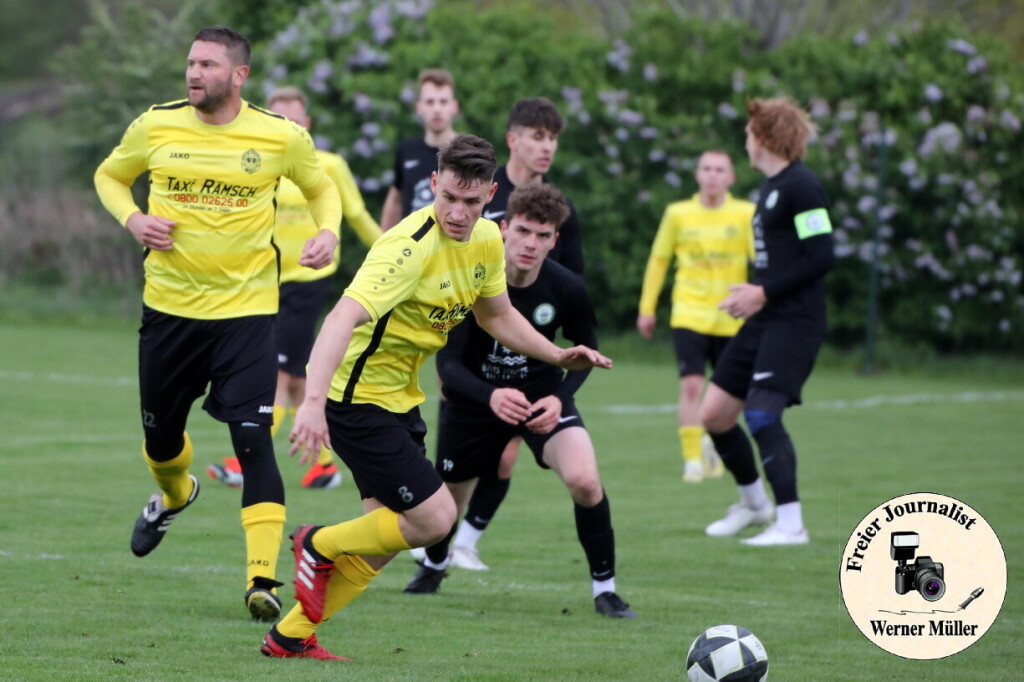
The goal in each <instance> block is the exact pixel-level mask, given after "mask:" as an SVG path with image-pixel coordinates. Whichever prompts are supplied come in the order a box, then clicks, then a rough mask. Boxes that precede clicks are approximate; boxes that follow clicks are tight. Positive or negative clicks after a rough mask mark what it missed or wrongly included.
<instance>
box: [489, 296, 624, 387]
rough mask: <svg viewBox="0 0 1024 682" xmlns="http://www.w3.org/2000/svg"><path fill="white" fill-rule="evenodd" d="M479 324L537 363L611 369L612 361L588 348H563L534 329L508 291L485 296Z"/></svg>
mask: <svg viewBox="0 0 1024 682" xmlns="http://www.w3.org/2000/svg"><path fill="white" fill-rule="evenodd" d="M473 314H474V315H475V316H476V321H477V324H479V325H480V327H481V328H482V329H483V330H484V331H485V332H487V333H488V334H490V335H491V336H493V337H494V338H495V339H497V340H498V342H499V343H501V344H502V345H503V346H505V347H506V348H510V349H512V350H514V351H516V352H517V353H522V354H523V355H529V356H530V357H531V358H534V359H535V360H541V361H543V362H547V363H550V364H552V365H558V366H559V367H562V368H563V369H568V370H581V369H587V368H589V367H602V368H604V369H608V368H610V367H611V366H612V361H611V360H609V359H608V358H606V357H605V356H603V355H601V354H600V353H598V352H597V351H596V350H594V349H593V348H587V347H586V346H573V347H572V348H559V347H558V346H556V345H555V344H553V343H551V341H548V340H547V339H546V338H544V335H543V334H541V333H540V332H539V331H537V330H536V329H534V328H533V325H531V324H530V323H529V322H528V321H527V320H526V318H525V317H523V316H522V315H520V314H519V311H518V310H516V309H515V308H514V307H513V306H512V303H511V302H510V301H509V298H508V292H507V291H503V292H501V293H500V294H498V295H497V296H481V297H480V298H478V299H477V300H476V303H475V304H474V305H473Z"/></svg>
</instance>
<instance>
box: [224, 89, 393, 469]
mask: <svg viewBox="0 0 1024 682" xmlns="http://www.w3.org/2000/svg"><path fill="white" fill-rule="evenodd" d="M267 108H268V109H269V110H270V111H273V112H274V113H275V114H281V115H282V116H284V117H285V118H287V119H288V120H289V121H294V122H295V123H298V124H299V125H301V126H302V127H303V128H305V129H306V130H309V128H310V125H311V124H312V119H311V118H310V116H309V114H308V113H307V108H308V101H307V99H306V95H305V93H303V92H302V91H301V90H299V89H298V88H295V87H284V88H279V89H277V90H275V91H274V92H272V93H270V97H268V98H267ZM316 154H317V156H318V157H319V158H320V162H321V163H322V164H323V166H324V170H325V171H326V172H327V175H328V177H330V178H331V180H333V181H334V184H335V186H337V188H338V192H340V193H341V205H342V211H343V213H344V214H345V220H346V221H347V222H348V224H349V225H350V226H351V227H352V228H353V230H354V231H355V233H356V234H357V235H358V236H359V239H360V240H362V242H363V243H364V244H366V245H367V246H371V245H372V244H373V242H375V241H376V240H377V237H379V236H380V235H381V230H380V227H379V226H378V225H377V222H376V221H375V220H374V219H373V218H372V217H371V216H370V213H369V211H367V210H366V205H365V204H364V203H363V196H362V194H360V193H359V187H358V186H357V185H356V181H355V178H353V177H352V171H350V170H349V168H348V164H347V163H345V159H343V158H341V157H340V156H338V155H337V154H332V153H331V152H325V151H322V150H317V152H316ZM317 231H318V228H317V226H316V222H314V220H313V216H312V215H310V213H309V206H308V205H307V204H306V198H305V197H304V196H302V191H301V190H300V189H299V188H298V187H297V186H296V185H295V183H294V182H292V181H291V180H289V179H288V178H282V179H281V184H280V186H279V187H278V189H277V222H276V225H275V228H274V242H275V243H276V244H277V246H278V248H279V249H280V250H281V307H280V309H279V310H278V311H277V320H276V324H275V328H276V333H277V361H278V369H277V394H276V395H275V396H274V424H273V426H271V427H270V435H271V437H273V436H274V435H275V434H276V433H277V430H278V429H279V428H280V427H281V423H282V421H283V420H284V416H285V413H286V412H287V411H288V410H289V409H290V410H291V411H292V413H294V411H295V408H297V407H298V406H299V405H300V404H301V403H302V398H303V396H304V395H305V392H306V361H307V360H309V351H310V349H311V348H312V347H313V335H314V331H315V329H316V323H317V321H318V320H319V319H320V314H321V313H322V312H323V309H324V305H325V304H326V303H327V296H328V295H329V293H330V280H329V277H330V276H331V275H333V274H334V273H335V272H337V270H338V263H339V261H340V258H341V241H340V238H341V234H340V233H339V234H337V235H336V236H337V237H338V238H339V242H338V247H337V248H335V250H334V260H333V261H332V262H331V264H330V265H328V266H327V267H325V268H321V269H320V270H312V269H310V268H307V267H303V266H301V265H299V259H300V258H301V257H302V249H303V247H304V246H305V244H306V241H307V240H309V238H310V237H313V236H315V235H316V233H317ZM207 471H208V472H209V474H210V477H211V478H215V479H217V480H219V481H221V482H222V483H226V484H227V485H230V486H232V487H240V486H241V485H242V468H241V464H240V463H239V461H238V458H237V457H228V458H226V459H225V460H224V463H223V464H211V465H209V466H208V467H207ZM340 484H341V471H339V470H338V465H337V464H336V463H335V462H334V456H333V455H332V454H331V451H330V450H328V449H326V448H324V450H322V451H321V452H320V456H319V458H318V459H317V462H316V464H314V465H313V466H312V467H310V468H309V469H308V470H307V471H306V475H305V476H303V478H302V486H303V487H305V488H323V489H328V488H335V487H337V486H338V485H340Z"/></svg>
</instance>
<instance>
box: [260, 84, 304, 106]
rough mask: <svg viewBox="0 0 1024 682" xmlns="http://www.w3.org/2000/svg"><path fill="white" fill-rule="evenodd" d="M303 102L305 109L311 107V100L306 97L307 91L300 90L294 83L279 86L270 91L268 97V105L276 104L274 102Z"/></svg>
mask: <svg viewBox="0 0 1024 682" xmlns="http://www.w3.org/2000/svg"><path fill="white" fill-rule="evenodd" d="M282 101H283V102H301V103H302V107H303V108H304V109H308V108H309V100H308V99H306V93H304V92H303V91H302V90H299V89H298V88H297V87H295V86H294V85H286V86H284V87H283V88H277V89H276V90H274V91H273V92H271V93H270V97H267V106H268V107H272V106H274V102H282Z"/></svg>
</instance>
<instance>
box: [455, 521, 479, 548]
mask: <svg viewBox="0 0 1024 682" xmlns="http://www.w3.org/2000/svg"><path fill="white" fill-rule="evenodd" d="M483 534H484V532H483V531H482V530H480V529H479V528H474V527H473V526H472V524H470V523H469V521H466V520H465V519H463V520H462V523H460V524H459V530H458V531H457V532H456V533H455V539H454V540H452V545H453V546H454V547H468V548H469V549H476V541H477V540H479V539H480V536H481V535H483Z"/></svg>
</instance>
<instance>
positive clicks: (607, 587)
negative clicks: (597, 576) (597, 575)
mask: <svg viewBox="0 0 1024 682" xmlns="http://www.w3.org/2000/svg"><path fill="white" fill-rule="evenodd" d="M590 589H591V591H592V592H593V593H594V599H597V596H598V595H599V594H604V593H605V592H614V591H615V578H608V580H592V581H591V582H590Z"/></svg>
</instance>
